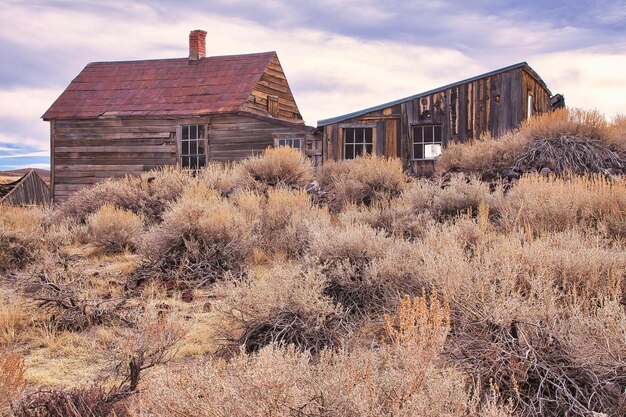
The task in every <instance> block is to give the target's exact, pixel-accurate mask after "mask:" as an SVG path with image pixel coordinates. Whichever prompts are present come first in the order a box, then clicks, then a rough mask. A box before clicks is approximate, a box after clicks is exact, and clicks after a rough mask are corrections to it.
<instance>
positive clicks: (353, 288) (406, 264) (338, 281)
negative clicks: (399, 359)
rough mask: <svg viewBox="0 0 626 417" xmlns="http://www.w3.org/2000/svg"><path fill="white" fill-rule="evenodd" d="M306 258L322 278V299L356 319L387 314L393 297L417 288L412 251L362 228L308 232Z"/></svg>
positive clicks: (395, 300)
mask: <svg viewBox="0 0 626 417" xmlns="http://www.w3.org/2000/svg"><path fill="white" fill-rule="evenodd" d="M308 254H309V260H310V261H312V262H314V263H315V264H317V265H319V266H320V267H321V270H322V273H323V274H324V275H325V276H326V286H325V289H324V293H325V294H326V295H328V296H329V297H331V299H333V300H334V301H335V302H338V303H340V304H341V305H342V306H343V307H344V308H345V309H346V310H347V311H348V312H349V313H351V314H352V315H354V316H356V317H361V318H362V317H365V316H367V315H371V314H377V313H381V312H384V311H386V310H388V309H389V308H393V307H395V305H396V304H397V303H398V301H399V294H402V293H408V294H412V293H415V291H416V290H418V289H419V288H421V286H422V280H421V277H420V275H419V271H418V270H417V268H416V266H417V264H416V261H417V259H416V253H415V252H414V251H413V247H412V245H411V244H409V243H408V242H405V241H403V240H400V239H396V238H390V237H386V236H385V235H384V233H382V232H379V231H376V230H374V229H372V228H371V227H369V226H366V225H363V224H348V225H346V226H345V227H341V228H338V227H324V228H320V229H316V230H314V231H313V233H312V235H311V241H310V243H309V253H308Z"/></svg>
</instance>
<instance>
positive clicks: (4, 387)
mask: <svg viewBox="0 0 626 417" xmlns="http://www.w3.org/2000/svg"><path fill="white" fill-rule="evenodd" d="M0 353H1V354H0V415H8V411H9V407H10V405H11V402H13V401H14V400H15V399H17V397H18V396H19V395H21V393H22V390H23V389H24V388H25V387H26V382H25V380H24V372H25V369H24V358H22V357H20V356H18V355H16V354H15V353H13V352H7V351H0Z"/></svg>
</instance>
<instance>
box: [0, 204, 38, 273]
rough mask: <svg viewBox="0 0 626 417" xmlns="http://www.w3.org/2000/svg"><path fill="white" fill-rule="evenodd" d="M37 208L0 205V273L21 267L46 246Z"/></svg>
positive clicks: (33, 258) (34, 257)
mask: <svg viewBox="0 0 626 417" xmlns="http://www.w3.org/2000/svg"><path fill="white" fill-rule="evenodd" d="M42 235H43V227H42V225H41V218H40V216H39V213H38V211H37V209H27V208H18V207H11V206H5V205H0V273H2V272H6V271H9V270H13V269H21V268H23V267H24V266H26V265H28V264H29V263H31V262H32V261H33V260H35V259H36V257H37V255H38V254H39V253H40V252H41V250H42V249H43V247H44V243H45V242H44V241H43V239H42Z"/></svg>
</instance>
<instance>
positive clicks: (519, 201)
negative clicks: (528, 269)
mask: <svg viewBox="0 0 626 417" xmlns="http://www.w3.org/2000/svg"><path fill="white" fill-rule="evenodd" d="M499 211H500V212H501V217H502V219H501V225H502V226H503V227H504V229H505V230H515V229H518V228H522V229H525V230H528V231H530V232H532V233H535V234H538V233H543V232H549V231H564V230H568V229H572V228H576V227H580V228H583V229H588V228H590V229H595V230H606V231H607V232H608V233H609V235H612V236H614V237H620V236H622V235H621V234H620V233H621V231H622V230H623V229H624V227H626V226H624V225H625V224H626V180H624V179H623V178H621V179H618V180H615V181H611V180H608V179H606V178H604V177H602V176H599V175H596V176H569V177H565V178H557V177H540V176H525V177H523V178H522V179H521V180H520V181H519V183H518V184H517V185H516V186H515V187H513V188H512V189H511V190H510V191H509V193H508V194H507V196H506V198H505V199H504V200H502V202H501V205H500V207H499Z"/></svg>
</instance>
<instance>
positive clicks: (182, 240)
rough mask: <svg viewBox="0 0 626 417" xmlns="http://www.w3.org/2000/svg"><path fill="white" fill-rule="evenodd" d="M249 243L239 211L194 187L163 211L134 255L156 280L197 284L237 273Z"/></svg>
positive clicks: (204, 189)
mask: <svg viewBox="0 0 626 417" xmlns="http://www.w3.org/2000/svg"><path fill="white" fill-rule="evenodd" d="M255 243H256V237H255V235H254V234H253V227H252V225H251V224H250V222H249V221H248V219H247V217H246V215H245V213H244V212H243V211H242V210H241V209H239V208H238V207H237V206H236V205H235V204H234V203H233V202H231V201H229V200H226V199H224V198H223V197H221V196H220V195H219V194H218V193H217V192H216V191H215V190H211V189H208V188H207V187H206V186H198V187H195V188H192V189H190V190H187V191H185V193H183V195H182V196H181V197H180V198H179V199H178V200H177V201H176V202H175V203H173V204H172V205H171V206H170V207H169V208H168V209H167V210H166V211H165V212H164V213H163V222H162V223H161V224H158V225H155V226H153V227H152V228H150V229H149V230H148V232H146V234H145V235H144V236H143V238H142V240H141V243H140V245H139V249H138V252H139V254H140V255H142V256H143V257H144V258H145V259H146V261H147V264H146V267H145V268H144V269H146V268H147V271H148V272H150V271H153V272H155V273H156V274H157V276H158V277H159V278H160V279H164V280H170V279H175V278H179V279H183V280H191V281H194V282H195V283H196V284H197V285H202V284H204V283H208V282H213V281H215V280H216V279H219V278H221V277H222V275H223V274H224V273H225V272H231V273H233V274H237V273H239V272H240V271H241V270H243V268H244V267H245V261H246V258H247V257H248V256H249V255H250V254H251V253H252V251H253V249H254V247H255Z"/></svg>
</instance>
